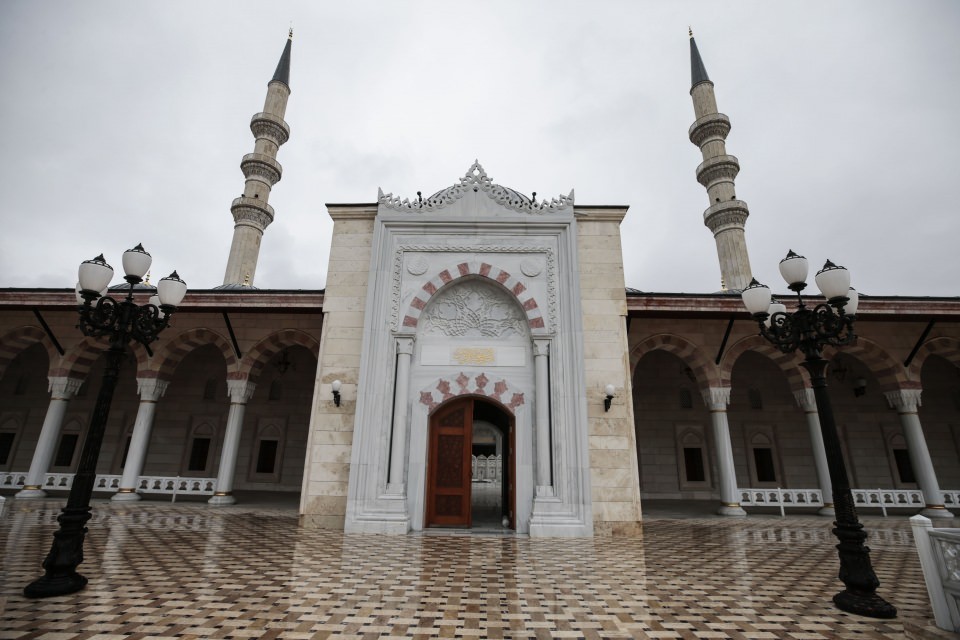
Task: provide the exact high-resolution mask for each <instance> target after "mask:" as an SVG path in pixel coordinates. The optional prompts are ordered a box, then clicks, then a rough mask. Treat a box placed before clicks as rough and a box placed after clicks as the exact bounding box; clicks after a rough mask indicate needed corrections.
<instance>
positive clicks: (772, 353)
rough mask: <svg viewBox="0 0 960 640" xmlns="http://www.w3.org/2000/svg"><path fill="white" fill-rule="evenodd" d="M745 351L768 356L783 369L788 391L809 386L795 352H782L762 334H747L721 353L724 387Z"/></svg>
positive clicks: (799, 389)
mask: <svg viewBox="0 0 960 640" xmlns="http://www.w3.org/2000/svg"><path fill="white" fill-rule="evenodd" d="M747 351H755V352H756V353H759V354H760V355H763V356H766V357H767V358H769V359H770V360H771V361H773V363H774V364H775V365H777V367H779V368H780V370H781V371H783V375H785V376H786V378H787V383H788V384H789V385H790V391H793V392H797V391H802V390H803V389H804V387H806V386H809V385H808V384H807V383H806V378H805V375H804V373H803V370H802V368H801V367H800V363H801V362H802V359H801V358H800V356H799V355H797V354H796V353H789V354H788V353H783V352H782V351H780V350H779V349H776V348H774V347H773V345H771V344H770V342H769V341H768V340H767V339H766V338H763V337H762V336H758V335H755V336H747V337H746V338H741V339H740V340H737V342H735V343H734V344H733V346H731V347H730V348H729V349H727V351H726V353H724V354H723V360H721V361H720V381H721V384H722V385H723V386H725V387H730V386H733V385H732V380H733V367H734V365H735V364H736V363H737V360H739V359H740V356H742V355H743V354H744V353H746V352H747Z"/></svg>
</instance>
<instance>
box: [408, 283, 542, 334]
mask: <svg viewBox="0 0 960 640" xmlns="http://www.w3.org/2000/svg"><path fill="white" fill-rule="evenodd" d="M420 326H421V327H422V332H423V334H424V335H441V336H457V337H465V338H506V337H511V336H525V335H526V334H527V318H526V315H525V314H524V313H523V311H522V310H521V309H520V307H519V305H518V304H517V303H516V302H515V301H514V300H512V299H511V298H510V296H509V295H508V294H507V293H506V292H504V291H502V290H501V289H499V288H498V287H497V286H495V285H493V284H490V283H487V282H483V281H482V280H471V281H468V282H464V283H462V284H458V285H456V286H453V287H451V288H450V289H448V290H446V291H441V292H440V293H439V294H438V295H437V297H436V298H435V299H434V300H433V302H432V304H431V305H430V307H429V308H428V309H427V311H426V313H424V315H423V316H422V317H421V318H420Z"/></svg>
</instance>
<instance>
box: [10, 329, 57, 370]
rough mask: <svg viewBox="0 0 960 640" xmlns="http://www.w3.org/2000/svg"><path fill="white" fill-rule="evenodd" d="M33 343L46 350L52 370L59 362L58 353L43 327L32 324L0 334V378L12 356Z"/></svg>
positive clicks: (12, 358)
mask: <svg viewBox="0 0 960 640" xmlns="http://www.w3.org/2000/svg"><path fill="white" fill-rule="evenodd" d="M34 344H40V345H42V346H43V348H44V349H45V350H46V352H47V360H48V365H47V366H48V368H49V369H51V370H52V369H53V368H54V366H56V364H57V363H59V362H60V354H59V353H58V352H57V350H56V349H55V348H54V346H53V343H51V342H50V338H49V337H48V336H47V334H46V333H45V332H44V331H43V329H41V328H40V327H34V326H32V325H24V326H22V327H17V328H16V329H12V330H10V331H8V332H7V333H5V334H3V336H0V380H2V379H3V374H5V373H6V372H7V367H8V366H9V365H10V363H11V362H13V360H14V358H16V357H17V356H18V355H20V353H21V352H22V351H24V350H25V349H29V348H30V347H32V346H33V345H34Z"/></svg>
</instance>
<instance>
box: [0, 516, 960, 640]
mask: <svg viewBox="0 0 960 640" xmlns="http://www.w3.org/2000/svg"><path fill="white" fill-rule="evenodd" d="M61 505H62V501H61V500H55V499H47V500H42V501H29V502H28V501H15V500H8V501H7V503H6V509H5V511H4V513H3V514H2V515H0V552H2V553H0V639H2V640H7V639H13V638H37V639H51V640H52V639H54V638H55V639H57V640H66V639H69V638H78V639H80V638H83V639H85V640H86V639H90V640H107V639H113V638H126V637H133V638H297V639H299V638H303V639H307V638H327V637H337V638H446V637H464V638H471V637H472V638H684V639H695V638H733V639H751V640H753V639H757V640H759V639H762V638H769V639H781V638H794V639H802V640H819V639H826V638H857V639H858V640H864V639H867V638H871V639H872V638H877V639H879V638H885V639H886V638H926V637H934V638H936V637H944V638H949V637H954V638H955V637H956V636H955V635H953V634H946V633H945V632H937V630H936V629H935V627H933V624H932V617H933V615H932V612H931V609H930V605H929V601H928V598H927V594H926V590H925V588H924V583H923V576H922V574H921V570H920V564H919V560H918V558H917V553H916V551H915V549H914V545H913V539H912V535H911V532H910V526H909V523H908V521H907V518H906V517H900V516H896V517H889V518H879V517H873V516H866V517H864V518H863V521H864V524H865V525H866V527H867V530H868V531H869V532H870V538H869V540H868V544H869V545H870V547H871V548H872V550H873V551H872V558H873V562H874V565H875V568H876V570H877V574H878V576H879V578H880V581H881V588H880V594H881V595H882V596H883V597H884V598H886V599H887V600H888V601H890V602H892V603H893V604H894V605H895V606H896V607H897V608H898V609H899V611H900V616H899V617H898V618H897V619H895V620H886V621H884V620H873V619H868V618H861V617H857V616H852V615H849V614H846V613H842V612H840V611H838V610H836V609H835V608H833V606H832V604H831V602H830V598H831V596H832V595H833V594H834V593H835V592H836V591H838V590H839V588H840V582H839V581H838V580H837V579H836V573H837V556H836V551H835V549H834V544H835V539H834V538H833V536H832V535H831V533H830V528H831V523H830V521H829V520H828V519H826V518H822V517H817V516H792V515H788V516H787V517H786V518H780V517H779V516H768V515H760V516H751V517H750V518H743V519H740V518H737V519H734V518H721V517H711V516H706V515H699V514H693V515H692V517H691V515H690V514H686V517H677V515H676V514H673V513H666V514H664V515H657V514H655V513H653V514H650V513H648V514H647V515H646V517H645V520H644V522H643V527H642V533H641V534H640V535H638V536H636V537H614V538H609V537H603V538H601V537H597V538H592V539H583V538H581V539H560V538H549V539H530V538H527V537H520V536H482V535H478V536H468V535H448V536H445V535H411V536H377V535H347V534H344V533H342V532H336V531H325V530H313V529H311V530H308V529H303V528H301V527H299V525H298V517H297V513H296V506H295V505H293V504H287V503H284V502H281V503H274V504H270V503H269V502H259V501H253V504H242V503H241V504H237V505H234V506H230V507H220V508H211V507H209V506H208V505H206V504H204V503H196V502H194V503H176V504H170V503H163V502H153V501H142V502H140V503H137V504H130V503H117V502H109V501H97V502H95V504H94V516H93V518H92V520H91V522H90V525H89V526H90V533H89V534H88V536H87V543H86V548H85V557H86V560H85V562H84V563H83V564H82V565H81V572H82V573H83V574H84V575H86V576H87V577H88V578H89V579H90V583H89V585H88V586H87V588H86V589H84V590H83V591H81V592H79V593H76V594H73V595H70V596H63V597H58V598H51V599H47V600H27V599H25V598H24V597H23V596H22V595H21V590H22V588H23V586H24V585H25V584H27V583H28V582H29V581H31V580H32V579H34V578H35V577H37V576H38V575H39V574H40V563H41V561H42V559H43V557H44V554H45V553H46V551H47V550H48V548H49V546H50V541H51V534H52V532H53V531H54V529H55V526H56V516H57V514H58V511H59V507H60V506H61ZM681 515H683V514H681ZM941 634H942V636H941Z"/></svg>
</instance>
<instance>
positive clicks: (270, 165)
mask: <svg viewBox="0 0 960 640" xmlns="http://www.w3.org/2000/svg"><path fill="white" fill-rule="evenodd" d="M240 170H241V171H243V177H245V178H246V179H247V180H250V179H251V178H253V179H259V180H261V181H262V182H266V183H267V184H268V185H270V186H271V187H272V186H273V185H275V184H277V183H278V182H280V176H281V175H282V174H283V167H282V166H280V163H279V162H277V161H276V160H274V159H273V158H271V157H270V156H268V155H265V154H262V153H248V154H247V155H245V156H243V159H242V160H240Z"/></svg>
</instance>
